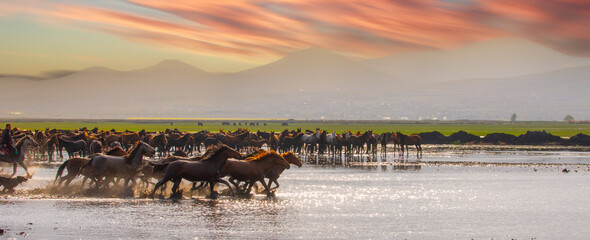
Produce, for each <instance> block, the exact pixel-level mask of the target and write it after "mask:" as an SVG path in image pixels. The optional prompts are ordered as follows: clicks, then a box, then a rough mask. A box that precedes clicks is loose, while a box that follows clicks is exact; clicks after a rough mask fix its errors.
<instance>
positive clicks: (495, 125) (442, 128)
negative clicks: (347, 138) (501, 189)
mask: <svg viewBox="0 0 590 240" xmlns="http://www.w3.org/2000/svg"><path fill="white" fill-rule="evenodd" d="M0 121H1V122H0V124H3V123H6V122H11V123H12V125H13V127H14V126H16V127H19V128H21V129H28V130H34V129H45V128H50V129H53V128H57V129H78V128H82V127H87V128H89V129H92V128H94V127H98V128H99V129H104V130H110V129H116V130H117V131H124V130H132V131H139V130H141V129H145V130H146V131H163V130H165V129H166V128H178V129H179V130H181V131H190V132H195V131H200V130H203V129H206V130H209V131H213V132H217V131H219V130H220V129H224V130H226V131H234V130H236V129H237V128H244V127H246V128H248V129H249V130H250V131H257V130H260V131H275V132H279V131H282V130H284V129H286V128H288V129H297V128H301V129H303V130H305V129H311V130H313V129H315V128H320V129H322V130H327V131H336V132H337V133H341V132H343V131H346V130H351V131H353V132H354V131H367V130H373V132H375V133H382V132H392V131H401V132H402V133H405V134H410V133H420V132H430V131H439V132H441V133H442V134H444V135H450V134H452V133H455V132H457V131H459V130H463V131H466V132H468V133H472V134H475V135H479V136H484V135H486V134H488V133H498V132H501V133H508V134H513V135H517V136H518V135H520V134H523V133H526V132H527V131H542V130H545V131H547V132H549V133H551V134H553V135H558V136H562V137H570V136H573V135H576V134H578V133H584V134H587V135H590V124H569V123H565V122H518V121H517V122H515V123H511V122H503V121H452V122H451V121H449V122H443V121H344V120H342V121H301V120H289V121H287V120H260V119H258V120H236V119H231V120H212V119H207V120H185V119H166V120H162V119H156V120H145V119H141V120H138V119H133V120H55V119H51V120H43V119H21V120H17V119H9V120H8V119H4V120H0ZM222 121H225V122H230V126H222V124H221V123H222ZM198 122H202V123H203V126H197V123H198ZM283 122H288V126H286V127H285V126H282V125H281V123H283ZM233 123H236V126H234V125H233ZM238 123H241V125H239V124H238ZM246 123H248V126H245V124H246ZM249 123H258V126H250V124H249ZM264 123H266V126H265V125H264Z"/></svg>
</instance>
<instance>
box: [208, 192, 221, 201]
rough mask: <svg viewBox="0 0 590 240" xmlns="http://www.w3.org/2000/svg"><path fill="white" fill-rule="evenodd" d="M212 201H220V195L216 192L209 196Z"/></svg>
mask: <svg viewBox="0 0 590 240" xmlns="http://www.w3.org/2000/svg"><path fill="white" fill-rule="evenodd" d="M209 198H210V199H218V198H219V193H216V192H212V193H211V195H209Z"/></svg>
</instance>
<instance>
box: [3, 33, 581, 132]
mask: <svg viewBox="0 0 590 240" xmlns="http://www.w3.org/2000/svg"><path fill="white" fill-rule="evenodd" d="M588 76H590V58H577V57H571V56H567V55H564V54H561V53H559V52H556V51H554V50H552V49H548V48H546V47H544V46H542V45H539V44H536V43H534V42H530V41H525V40H521V39H513V38H502V39H493V40H489V41H485V42H481V43H475V44H471V45H468V46H464V47H460V48H456V49H449V50H438V51H422V52H412V53H404V54H398V55H393V56H386V57H382V58H378V59H369V60H364V61H355V60H351V59H349V58H346V57H344V56H342V55H339V54H337V53H334V52H330V51H328V50H325V49H321V48H309V49H304V50H300V51H296V52H293V53H290V54H288V55H286V56H285V57H283V58H282V59H279V60H277V61H275V62H272V63H269V64H266V65H263V66H259V67H257V68H253V69H249V70H245V71H242V72H237V73H224V74H214V73H209V72H206V71H203V70H201V69H199V68H196V67H194V66H191V65H188V64H186V63H183V62H181V61H178V60H164V61H162V62H160V63H158V64H156V65H153V66H150V67H146V68H142V69H137V70H132V71H116V70H112V69H109V68H105V67H91V68H86V69H83V70H80V71H72V72H68V73H67V74H57V75H55V76H54V77H49V78H34V77H25V76H0V84H1V86H2V89H3V90H4V91H2V93H3V94H2V95H0V107H1V108H0V117H31V118H35V117H37V118H46V117H50V118H126V117H219V118H221V117H258V118H261V117H264V118H298V119H319V118H327V119H400V118H404V119H419V118H422V119H425V118H428V119H430V118H438V119H443V118H447V119H508V118H509V117H510V115H511V114H512V113H517V114H518V115H519V116H520V117H519V119H530V120H560V119H562V118H563V116H565V115H566V114H570V115H573V116H574V117H576V119H590V112H588V111H587V110H588V109H590V108H589V107H590V101H589V100H590V97H589V96H588V95H587V94H585V90H587V89H590V79H589V77H588Z"/></svg>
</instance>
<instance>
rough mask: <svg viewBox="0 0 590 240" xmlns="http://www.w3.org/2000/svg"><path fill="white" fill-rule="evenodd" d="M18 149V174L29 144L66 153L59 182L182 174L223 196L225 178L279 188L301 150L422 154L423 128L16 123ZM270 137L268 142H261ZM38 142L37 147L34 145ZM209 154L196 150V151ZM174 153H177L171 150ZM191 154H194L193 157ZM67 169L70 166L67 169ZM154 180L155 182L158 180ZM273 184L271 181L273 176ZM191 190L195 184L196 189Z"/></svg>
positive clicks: (43, 155) (105, 183)
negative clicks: (213, 128) (150, 128)
mask: <svg viewBox="0 0 590 240" xmlns="http://www.w3.org/2000/svg"><path fill="white" fill-rule="evenodd" d="M13 136H14V139H18V140H17V141H16V145H15V146H16V148H17V149H18V151H17V152H18V154H17V155H16V156H11V157H8V156H4V155H3V156H0V161H4V162H9V163H12V164H13V175H14V174H15V173H16V168H17V164H18V165H20V166H22V167H23V168H24V169H25V171H26V172H27V176H30V174H29V172H28V170H27V168H26V166H25V164H24V159H25V154H26V153H27V152H31V153H32V155H33V158H36V159H37V160H45V159H47V160H49V161H53V159H52V157H53V156H54V154H57V155H58V156H59V157H60V158H62V159H64V157H63V153H62V152H63V150H64V149H65V151H66V152H67V154H68V159H67V160H65V161H64V162H63V164H62V165H61V166H60V167H59V169H58V171H57V174H56V178H55V183H56V185H57V186H61V184H62V183H63V184H64V186H66V187H67V186H69V184H70V183H71V182H72V181H73V180H74V179H75V178H76V177H78V176H82V177H83V180H82V186H85V184H86V181H89V187H92V186H94V188H96V189H100V188H103V189H108V188H110V186H111V185H113V186H114V185H116V184H117V183H119V182H120V181H121V180H123V184H124V185H123V186H124V187H125V188H127V187H128V185H129V183H133V184H134V185H135V184H136V182H137V181H140V183H143V185H144V186H146V188H147V187H148V186H150V185H154V188H153V189H152V192H151V195H153V194H154V193H155V192H156V191H157V190H158V189H160V188H162V187H163V186H164V185H165V184H166V183H167V182H170V181H171V182H172V183H173V186H172V195H171V196H173V197H174V196H176V197H178V196H179V194H181V191H180V190H179V185H180V182H181V181H182V179H185V180H186V181H189V182H193V189H195V188H196V184H197V183H201V184H200V185H201V186H203V185H207V184H208V185H209V192H210V195H209V196H210V197H212V198H215V197H217V193H216V191H215V189H214V186H215V185H216V183H222V184H225V185H226V186H227V187H228V188H229V189H230V190H231V191H232V192H234V193H236V194H248V195H249V194H250V192H251V189H252V187H253V186H254V185H255V184H256V183H261V184H262V186H263V187H264V188H265V190H266V193H267V194H268V195H272V194H273V190H274V189H276V188H277V187H278V186H279V184H278V181H277V179H278V178H279V176H280V174H281V173H282V172H283V171H284V170H286V169H289V167H290V165H291V164H294V165H297V166H301V164H302V163H301V161H300V160H299V158H298V157H297V154H330V155H342V154H344V155H352V154H362V153H366V154H376V153H377V151H378V145H379V144H381V151H382V152H384V153H385V152H386V151H387V144H388V143H393V144H394V150H395V148H396V147H397V146H398V145H399V147H400V149H401V151H402V154H403V152H404V146H405V149H406V150H407V145H415V146H416V149H417V154H420V155H421V150H422V149H421V146H420V143H421V140H420V137H419V136H417V135H409V136H408V135H404V134H401V133H400V132H397V133H383V134H380V135H377V134H374V133H372V131H367V132H364V133H361V132H357V133H352V132H350V131H346V132H344V133H342V134H336V133H335V132H331V133H328V132H326V131H320V130H319V129H316V130H315V131H310V130H306V131H305V132H303V131H301V129H297V130H295V131H289V130H284V131H282V132H281V133H275V132H261V131H258V132H256V133H253V132H249V131H248V130H246V129H238V130H237V131H235V132H225V131H223V130H220V132H218V133H212V132H208V131H200V132H196V133H189V132H181V131H178V130H176V129H175V130H170V129H167V130H166V131H163V132H146V131H145V130H142V131H139V132H133V131H125V132H117V131H115V130H111V131H104V130H102V131H99V130H98V129H97V128H95V129H92V130H88V129H85V128H84V129H79V130H75V131H71V130H56V129H53V130H48V129H46V131H35V132H30V131H21V130H18V129H17V128H15V129H13ZM264 145H266V146H267V149H268V151H267V150H263V149H262V147H263V146H264ZM29 146H32V148H29ZM202 151H204V153H203V154H195V152H199V153H201V152H202ZM406 152H407V151H406ZM171 153H172V154H171ZM155 155H158V157H159V160H146V159H145V158H144V157H145V156H148V157H154V156H155ZM189 156H193V157H189ZM64 170H67V174H66V175H65V176H62V175H63V172H64ZM154 179H155V180H156V182H155V183H154V182H152V181H153V180H154ZM273 183H274V184H275V185H276V186H275V187H272V184H273ZM191 193H192V190H191Z"/></svg>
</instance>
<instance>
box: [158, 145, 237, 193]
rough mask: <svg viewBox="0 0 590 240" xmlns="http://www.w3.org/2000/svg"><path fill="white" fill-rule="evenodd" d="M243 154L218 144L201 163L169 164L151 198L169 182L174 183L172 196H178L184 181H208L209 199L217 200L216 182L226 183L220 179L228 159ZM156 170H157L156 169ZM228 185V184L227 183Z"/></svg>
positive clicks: (179, 161)
mask: <svg viewBox="0 0 590 240" xmlns="http://www.w3.org/2000/svg"><path fill="white" fill-rule="evenodd" d="M241 157H242V154H240V153H239V152H238V151H236V150H234V149H232V148H230V147H229V146H227V145H225V144H218V145H215V146H213V147H212V148H211V151H210V152H209V153H207V154H205V155H204V156H203V157H202V159H201V160H200V161H188V160H178V161H174V162H171V163H169V164H167V166H166V169H165V170H164V177H163V178H162V180H160V181H158V183H156V186H155V187H154V190H153V191H152V193H151V196H153V195H154V193H155V192H156V190H157V189H158V188H159V187H161V186H162V185H163V184H165V183H167V182H168V181H172V182H173V183H174V185H173V186H172V195H171V196H177V195H178V193H179V192H178V187H179V186H180V182H181V181H182V179H186V180H188V181H192V182H196V181H207V182H209V188H210V191H211V194H210V195H209V198H217V197H218V193H217V192H215V189H214V188H215V183H216V182H225V180H223V179H220V178H219V173H220V171H221V168H222V167H223V165H225V163H226V161H227V159H228V158H241ZM154 170H155V169H154ZM225 184H227V182H225Z"/></svg>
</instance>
